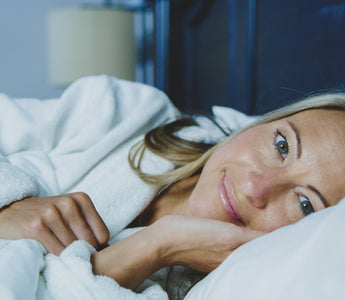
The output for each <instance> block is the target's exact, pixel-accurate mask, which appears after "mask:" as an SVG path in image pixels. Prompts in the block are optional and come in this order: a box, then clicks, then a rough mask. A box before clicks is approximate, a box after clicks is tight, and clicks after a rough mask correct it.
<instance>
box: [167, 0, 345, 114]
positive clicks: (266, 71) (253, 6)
mask: <svg viewBox="0 0 345 300" xmlns="http://www.w3.org/2000/svg"><path fill="white" fill-rule="evenodd" d="M188 4H189V5H188ZM205 8H206V9H205ZM344 28H345V1H344V0H343V1H339V0H338V1H335V0H313V1H311V0H309V1H306V0H290V1H275V0H260V1H258V0H257V1H254V0H206V1H192V0H185V1H176V2H171V40H170V41H171V43H170V47H171V57H170V66H171V69H170V86H169V95H170V96H171V97H172V98H173V100H174V101H175V103H176V104H177V105H178V106H179V107H180V108H181V109H182V110H185V111H190V112H194V111H201V112H208V111H209V110H210V107H211V106H212V105H226V106H231V107H234V108H236V109H239V110H241V111H243V112H246V113H263V112H265V111H267V110H270V109H272V108H276V107H278V106H281V105H283V104H286V103H288V102H291V101H292V100H294V99H296V98H300V97H302V96H304V95H306V94H308V93H310V92H315V91H320V90H325V89H332V88H342V85H343V84H344V74H345V73H344V70H345V31H344Z"/></svg>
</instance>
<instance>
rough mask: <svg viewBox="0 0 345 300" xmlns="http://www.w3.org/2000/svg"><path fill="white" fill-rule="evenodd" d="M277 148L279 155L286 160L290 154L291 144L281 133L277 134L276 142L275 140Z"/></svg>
mask: <svg viewBox="0 0 345 300" xmlns="http://www.w3.org/2000/svg"><path fill="white" fill-rule="evenodd" d="M275 147H276V148H277V150H278V152H279V154H280V155H281V156H282V158H285V157H286V156H287V155H288V153H289V144H288V142H287V140H286V138H285V137H284V136H283V135H282V134H281V133H280V132H277V136H276V140H275Z"/></svg>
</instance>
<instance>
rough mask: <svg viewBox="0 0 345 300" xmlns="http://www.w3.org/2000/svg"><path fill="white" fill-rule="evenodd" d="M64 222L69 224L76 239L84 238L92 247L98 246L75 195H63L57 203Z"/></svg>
mask: <svg viewBox="0 0 345 300" xmlns="http://www.w3.org/2000/svg"><path fill="white" fill-rule="evenodd" d="M57 206H58V207H59V210H60V212H61V216H62V217H63V220H64V223H65V224H66V225H68V226H69V228H70V229H71V230H72V231H73V233H74V234H75V236H76V237H77V239H80V240H84V241H86V242H88V243H89V244H90V245H92V246H93V247H94V248H97V247H98V241H97V238H96V236H95V234H94V233H93V231H92V229H91V228H90V226H89V224H88V223H87V221H86V219H85V216H84V215H83V214H82V212H81V208H80V207H79V204H78V202H77V201H76V197H75V195H69V196H66V197H64V198H63V199H62V200H61V201H59V202H58V203H57Z"/></svg>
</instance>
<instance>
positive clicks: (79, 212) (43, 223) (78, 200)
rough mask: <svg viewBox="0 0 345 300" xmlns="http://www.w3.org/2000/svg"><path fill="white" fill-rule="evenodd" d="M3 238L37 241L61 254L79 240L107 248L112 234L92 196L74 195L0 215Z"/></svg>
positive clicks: (19, 205) (18, 205)
mask: <svg viewBox="0 0 345 300" xmlns="http://www.w3.org/2000/svg"><path fill="white" fill-rule="evenodd" d="M0 238H2V239H34V240H37V241H39V242H40V243H42V244H43V246H44V247H45V248H46V250H47V251H48V252H51V253H54V254H56V255H59V254H60V252H61V251H62V250H63V249H64V248H65V247H67V246H68V245H69V244H71V243H72V242H73V241H75V240H77V239H81V240H85V241H87V242H88V243H90V244H91V245H92V246H93V247H95V248H98V247H99V246H102V245H104V244H105V243H106V242H107V241H108V238H109V232H108V229H107V228H106V226H105V224H104V223H103V221H102V219H101V218H100V216H99V215H98V213H97V211H96V209H95V207H94V206H93V204H92V201H91V200H90V198H89V196H88V195H86V194H84V193H73V194H67V195H61V196H53V197H45V198H26V199H23V200H21V201H17V202H14V203H12V204H11V205H9V206H8V207H5V208H3V209H2V210H1V211H0Z"/></svg>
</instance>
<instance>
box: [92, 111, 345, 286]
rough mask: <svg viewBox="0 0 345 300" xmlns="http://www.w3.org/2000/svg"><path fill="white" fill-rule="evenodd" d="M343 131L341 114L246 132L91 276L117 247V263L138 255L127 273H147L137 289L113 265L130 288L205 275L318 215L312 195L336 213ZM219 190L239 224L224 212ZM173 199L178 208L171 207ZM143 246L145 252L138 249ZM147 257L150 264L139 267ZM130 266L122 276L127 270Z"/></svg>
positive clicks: (301, 117)
mask: <svg viewBox="0 0 345 300" xmlns="http://www.w3.org/2000/svg"><path fill="white" fill-rule="evenodd" d="M343 128H345V114H344V113H343V112H338V111H329V110H308V111H305V112H301V113H298V114H295V115H293V116H290V117H288V118H285V119H282V120H278V121H275V122H272V123H268V124H264V125H260V126H257V127H254V128H251V129H248V130H246V131H245V132H243V133H241V134H240V135H239V136H237V137H236V138H234V139H233V140H231V141H229V142H228V143H226V144H224V145H223V146H222V147H220V148H218V149H217V150H216V151H215V152H214V153H213V154H212V156H211V157H210V159H209V160H208V161H207V163H206V165H205V167H204V169H203V171H202V173H201V175H200V177H193V178H191V179H188V180H186V181H184V182H181V183H179V184H177V185H176V186H175V187H174V188H173V189H171V190H170V191H169V192H168V193H167V194H165V195H164V196H163V197H161V198H160V199H159V200H158V201H157V203H155V205H154V206H153V209H154V215H153V217H152V219H151V220H150V221H149V223H151V224H152V225H150V226H148V227H147V229H145V230H143V231H141V232H140V233H139V234H137V235H134V236H132V237H131V240H127V239H126V240H124V241H123V244H122V245H121V242H120V243H118V244H115V245H113V246H111V247H109V248H107V249H106V251H109V252H108V254H109V256H108V259H107V258H106V257H103V258H100V255H101V254H99V256H98V255H96V257H95V262H96V263H95V273H97V274H104V272H107V271H106V268H107V266H109V259H110V258H111V257H112V254H111V252H112V250H115V247H118V248H117V250H118V252H116V251H115V252H116V253H117V255H119V256H118V258H119V259H120V258H121V253H122V255H125V254H128V252H126V248H127V249H129V248H131V247H134V248H135V249H136V252H138V251H137V250H138V249H141V250H142V251H140V257H138V256H137V255H136V254H135V253H133V257H137V259H133V261H132V262H133V264H132V265H131V266H132V267H133V268H134V269H136V270H138V268H136V267H138V266H141V269H142V270H146V271H148V270H149V271H148V272H146V273H145V272H143V273H142V274H140V272H134V273H135V276H136V277H135V278H136V282H133V278H131V276H128V275H127V276H126V275H124V273H122V272H121V267H117V266H116V265H115V264H114V266H113V267H112V270H113V271H114V273H109V276H112V277H113V278H116V280H117V281H118V282H120V283H121V284H122V285H124V286H127V287H130V288H135V287H136V286H137V284H139V283H140V282H141V281H142V280H143V278H146V277H147V275H148V273H151V272H154V271H155V270H158V269H159V267H163V266H167V265H174V264H180V265H184V266H187V267H191V268H193V269H196V270H199V271H203V272H209V271H211V270H212V269H214V268H215V267H216V266H217V265H219V264H220V263H221V262H222V261H223V259H224V258H225V257H226V256H227V255H228V254H229V253H231V252H232V251H233V250H234V249H236V248H237V247H238V246H240V245H241V244H243V243H245V242H248V241H250V240H252V239H254V238H255V237H258V236H260V234H262V233H263V232H269V231H272V230H274V229H276V228H279V227H282V226H285V225H288V224H291V223H294V222H296V221H298V220H300V219H301V218H303V217H304V216H305V215H307V214H308V213H310V212H312V211H313V210H314V211H318V210H321V209H324V208H325V203H324V202H323V201H322V200H321V198H320V196H319V195H318V193H316V192H315V189H317V190H318V191H319V192H320V193H321V194H322V195H323V196H324V198H325V199H326V200H327V205H335V204H336V203H337V202H338V201H339V200H340V199H341V198H342V197H343V196H344V195H345V187H344V185H343V181H342V178H343V176H342V175H343V174H344V170H345V160H344V159H343V157H344V154H345V153H344V152H345V150H344V149H345V131H344V130H343ZM296 133H297V135H296ZM286 143H288V147H287V144H286ZM279 146H281V148H279ZM277 147H278V148H279V149H280V151H278V149H277ZM287 150H288V151H287ZM221 182H224V186H226V187H225V190H226V191H227V192H225V194H227V195H231V196H226V197H229V198H231V204H232V206H233V207H234V209H235V210H236V213H237V215H238V216H240V219H241V221H238V220H237V219H236V218H235V219H234V218H231V217H229V215H228V214H227V212H226V210H225V209H224V205H223V204H222V197H221V194H222V189H221V188H220V186H221V184H220V183H221ZM311 187H312V188H311ZM177 195H178V196H179V197H180V198H179V201H173V200H174V199H175V200H176V196H177ZM301 203H302V204H304V207H303V206H302V207H301ZM311 207H312V210H311ZM171 213H176V214H179V215H178V216H171V215H170V216H169V214H171ZM183 215H185V216H183ZM145 235H146V237H145ZM147 238H149V240H150V241H151V244H150V245H145V242H144V245H143V246H141V243H143V242H142V241H145V240H146V241H147ZM125 243H128V244H127V245H125ZM152 245H155V246H156V248H155V247H153V246H152ZM121 246H123V249H122V250H121ZM112 247H114V248H112ZM150 250H152V251H150ZM113 253H114V252H113ZM145 253H149V254H147V255H146V254H145ZM152 257H153V258H154V261H153V262H152V261H151V263H150V262H149V263H147V264H146V265H145V263H143V262H144V261H145V258H146V261H147V260H150V258H152ZM102 259H104V260H103V261H102ZM128 262H129V261H128V260H127V262H126V264H127V265H126V268H125V269H127V270H128V269H130V268H131V267H130V266H128ZM98 267H100V268H99V269H98ZM150 268H151V269H150ZM132 273H133V272H132ZM119 274H122V275H123V276H121V275H119ZM145 276H146V277H145Z"/></svg>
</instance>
